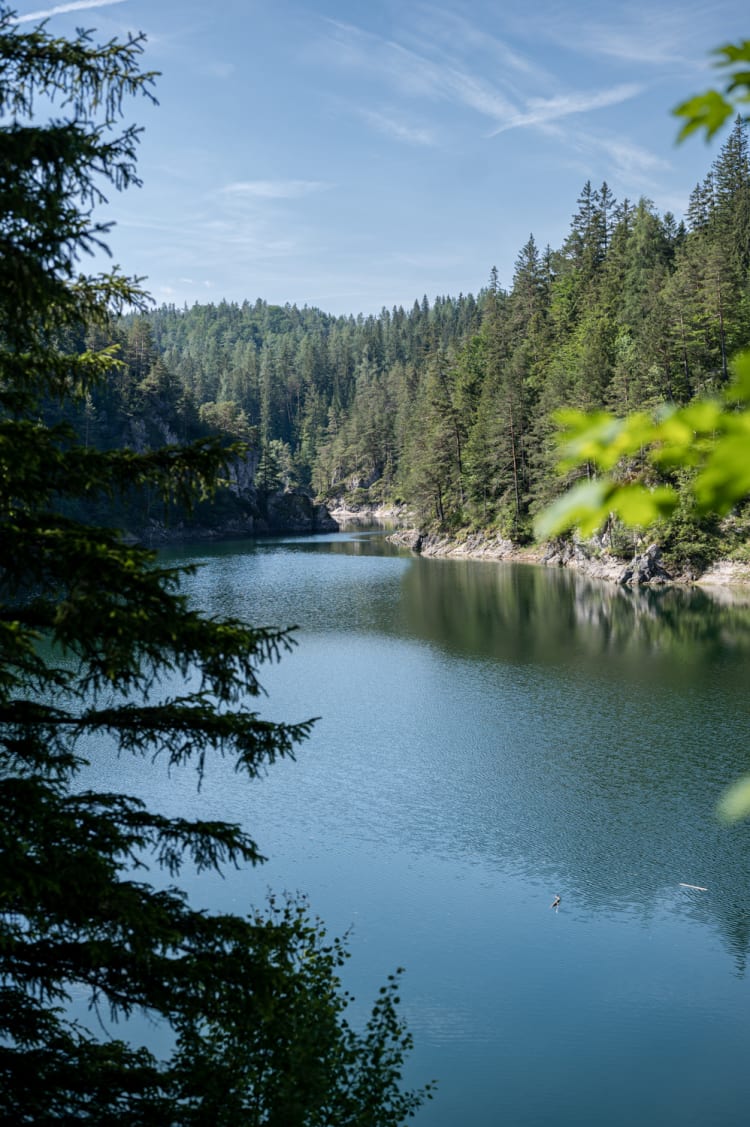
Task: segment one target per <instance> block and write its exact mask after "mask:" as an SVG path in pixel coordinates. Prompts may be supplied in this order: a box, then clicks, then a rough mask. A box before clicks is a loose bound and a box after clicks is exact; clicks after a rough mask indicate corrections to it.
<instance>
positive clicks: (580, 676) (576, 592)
mask: <svg viewBox="0 0 750 1127" xmlns="http://www.w3.org/2000/svg"><path fill="white" fill-rule="evenodd" d="M170 557H171V558H172V559H175V560H179V559H181V558H183V555H181V553H178V552H174V553H170ZM184 558H185V559H188V558H190V559H191V560H192V561H197V562H199V563H200V565H201V566H200V568H199V571H198V574H197V575H196V576H195V577H194V578H192V579H190V580H189V583H188V587H189V590H190V592H191V596H192V597H193V598H194V599H195V601H196V602H197V603H198V604H199V605H200V606H201V607H203V608H204V609H205V610H206V611H209V612H212V613H213V612H216V613H221V614H240V615H243V616H246V617H248V618H249V619H250V620H251V621H254V622H256V623H258V624H274V625H290V626H291V625H296V626H298V627H299V629H298V634H297V636H298V641H299V645H298V646H297V647H296V649H295V650H294V652H293V653H292V654H291V655H289V656H287V657H285V658H284V659H283V661H282V662H281V663H280V664H279V665H278V666H274V667H268V668H267V670H266V671H265V675H264V677H263V678H262V680H263V682H264V684H265V687H266V688H267V690H268V698H267V700H266V701H265V703H264V705H263V706H262V709H263V711H265V713H266V714H267V715H268V716H269V717H273V718H278V719H282V718H283V719H285V720H301V719H305V718H307V717H309V716H319V717H320V720H319V722H318V724H317V725H316V728H315V731H314V735H313V737H312V738H311V739H310V740H309V741H307V743H306V744H304V745H303V746H302V747H301V748H300V751H299V755H298V760H297V762H296V763H281V764H277V765H276V766H274V767H273V768H272V770H271V771H270V772H269V774H268V776H267V777H266V778H265V779H264V780H262V781H261V782H260V783H256V784H244V783H243V782H242V781H241V780H240V779H238V777H237V776H235V775H234V774H233V773H232V771H231V770H230V768H229V766H228V765H227V764H225V763H222V762H221V761H218V762H216V763H214V764H211V765H210V767H209V771H208V774H207V776H206V778H205V780H204V784H203V787H202V790H201V791H200V793H198V792H197V789H196V786H195V779H194V777H192V776H188V775H185V776H182V775H173V776H172V778H169V779H168V778H166V777H164V776H163V775H162V774H161V773H160V771H159V769H158V767H157V768H154V769H153V773H152V774H145V773H144V770H145V769H144V764H143V763H142V762H138V763H132V762H131V761H129V760H126V759H122V760H108V761H106V762H105V761H102V762H101V763H98V764H97V765H96V770H97V771H101V772H102V773H103V774H105V775H106V778H107V783H108V785H112V784H113V782H116V785H117V786H118V787H122V789H126V790H130V791H132V792H140V793H143V792H147V793H148V795H149V797H150V798H151V799H152V801H153V800H154V799H155V800H156V802H157V803H158V804H159V805H161V806H162V807H163V808H164V809H166V810H177V809H180V810H181V811H183V812H186V811H188V812H196V811H200V812H201V814H202V815H203V816H207V817H213V816H216V817H222V818H225V819H227V820H230V821H238V822H242V823H243V824H244V825H245V826H246V827H247V828H248V829H249V830H250V831H251V832H252V833H253V835H254V836H255V838H256V840H257V842H258V843H259V845H260V847H261V849H262V850H263V852H264V853H266V854H267V855H268V857H269V861H268V863H267V864H266V865H264V866H263V867H262V868H259V869H256V870H251V871H249V872H244V873H229V874H227V875H226V878H225V879H224V880H217V879H216V878H215V877H202V878H200V879H199V878H194V879H193V880H192V882H191V892H192V894H193V896H194V897H195V898H196V899H197V900H198V901H200V902H202V903H206V904H209V905H210V906H212V907H214V908H226V909H231V910H234V911H242V910H243V909H244V908H245V907H246V906H247V905H249V903H251V902H256V903H257V902H258V901H260V900H262V898H263V896H264V893H265V890H266V889H267V888H268V887H272V888H274V889H277V890H280V889H288V890H297V889H299V890H302V891H304V892H305V893H307V894H308V895H309V898H310V901H311V904H312V907H313V909H314V910H315V911H316V912H318V913H319V914H320V915H321V916H322V917H323V918H324V919H325V920H326V921H327V923H328V924H329V925H330V927H331V930H334V931H337V932H339V933H341V932H343V931H345V930H347V929H349V928H351V933H350V949H351V951H352V959H351V961H350V964H349V966H348V967H347V970H346V982H347V985H348V986H349V987H350V988H352V990H353V992H354V993H355V995H356V998H357V1003H356V1006H355V1010H356V1014H362V1015H364V1014H365V1013H366V1011H367V1009H368V1004H369V1001H370V1000H371V999H372V997H374V995H375V993H376V991H377V988H378V986H379V985H380V984H381V983H382V982H383V981H384V980H385V977H386V976H387V974H388V973H389V972H391V971H392V970H393V969H394V968H395V967H396V966H399V965H403V966H404V967H405V968H406V975H405V979H404V989H403V992H402V1008H403V1012H404V1014H405V1016H406V1017H407V1019H408V1022H409V1025H410V1028H411V1031H412V1033H413V1035H414V1038H415V1043H416V1047H415V1050H414V1053H413V1055H412V1057H411V1058H410V1061H409V1066H408V1080H409V1082H411V1083H414V1084H418V1083H420V1082H422V1081H424V1080H428V1079H433V1078H436V1079H437V1080H438V1082H439V1088H438V1092H437V1096H436V1098H435V1100H434V1101H433V1102H432V1103H430V1104H429V1105H427V1106H426V1107H425V1109H424V1110H423V1111H422V1112H420V1114H419V1116H418V1117H417V1119H416V1120H415V1122H416V1123H417V1124H418V1125H419V1127H462V1125H464V1124H465V1125H467V1127H494V1125H497V1124H510V1125H513V1127H544V1125H547V1124H555V1125H558V1127H559V1125H560V1124H562V1125H564V1127H567V1125H570V1127H573V1125H577V1127H581V1125H594V1124H597V1125H598V1124H611V1125H623V1127H624V1125H626V1124H627V1125H630V1124H633V1123H641V1124H646V1125H650V1124H658V1125H664V1127H671V1125H675V1127H676V1125H678V1124H680V1125H690V1124H695V1125H696V1127H697V1125H705V1124H719V1125H726V1127H730V1125H734V1124H737V1125H739V1124H743V1127H744V1124H745V1123H746V1122H747V1083H746V1079H745V1073H746V1068H747V1060H748V1052H749V1050H750V986H749V985H748V979H747V976H746V973H745V960H746V952H747V950H748V946H749V945H750V874H749V872H748V857H749V856H750V848H749V847H750V832H749V828H748V826H738V827H733V828H731V829H726V828H723V827H721V826H719V825H718V824H717V822H716V820H715V818H714V816H713V807H714V803H715V801H716V798H717V796H718V794H719V793H720V791H721V789H722V787H723V785H724V784H725V783H726V782H727V781H728V780H731V779H732V778H735V777H736V776H737V775H738V774H740V773H742V771H743V770H745V769H748V767H750V741H749V740H748V733H750V698H749V697H748V693H747V670H748V658H749V657H750V610H748V609H747V608H744V607H742V606H739V607H737V606H725V605H723V604H722V603H721V602H717V601H715V600H714V599H712V598H709V597H708V596H706V595H705V594H702V593H700V592H696V593H690V592H683V591H664V592H632V591H622V590H620V589H618V588H615V587H611V586H604V585H599V584H596V583H593V582H590V581H586V580H583V579H581V578H580V577H576V576H574V575H571V574H567V573H558V572H556V571H551V570H547V569H543V568H532V567H521V566H512V565H503V564H494V563H487V562H478V561H476V562H475V561H443V560H421V559H417V558H413V557H411V556H408V555H406V554H403V553H399V552H397V551H396V550H395V549H391V548H390V547H389V546H388V545H387V544H386V543H385V542H384V540H383V539H382V537H378V536H374V535H371V534H367V533H360V534H352V535H345V534H339V535H333V536H325V537H317V538H313V539H294V538H289V539H286V540H273V541H265V542H260V543H254V542H244V543H236V544H230V545H221V546H216V547H210V548H205V547H200V548H197V549H196V550H195V552H194V553H193V554H192V555H190V556H189V557H188V554H187V553H185V554H184ZM681 882H683V883H688V884H695V885H701V886H705V887H706V889H707V891H706V892H699V891H696V890H693V889H689V888H685V887H682V884H681ZM555 894H559V895H560V896H561V898H562V901H561V905H560V908H559V911H557V912H555V911H553V910H551V908H550V903H551V901H552V898H553V896H554V895H555Z"/></svg>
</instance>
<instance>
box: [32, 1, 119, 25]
mask: <svg viewBox="0 0 750 1127" xmlns="http://www.w3.org/2000/svg"><path fill="white" fill-rule="evenodd" d="M124 3H125V0H70V2H69V3H68V4H55V6H54V7H53V8H45V9H41V10H40V11H38V12H26V13H25V14H24V15H21V16H17V17H16V22H17V23H32V22H35V23H38V22H39V20H47V19H49V18H50V17H51V16H60V15H63V13H65V12H81V11H83V10H84V9H86V8H109V7H110V6H111V5H112V4H124Z"/></svg>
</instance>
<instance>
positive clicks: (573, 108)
mask: <svg viewBox="0 0 750 1127" xmlns="http://www.w3.org/2000/svg"><path fill="white" fill-rule="evenodd" d="M642 90H643V87H642V86H639V85H637V84H635V83H625V84H622V85H620V86H613V87H611V88H610V89H609V90H599V91H593V92H591V93H589V92H583V91H580V92H574V93H571V94H560V95H558V96H557V97H555V98H531V99H530V100H529V102H528V103H527V109H526V110H524V111H517V112H514V113H512V114H509V115H508V116H507V118H506V120H504V121H503V122H502V124H501V125H500V126H498V128H497V129H495V130H493V132H492V133H491V134H490V136H492V137H496V136H497V135H498V133H504V132H505V131H506V130H508V129H519V128H521V127H522V126H527V125H547V124H548V123H549V122H551V121H559V120H560V118H563V117H570V115H571V114H581V113H588V112H589V111H590V110H598V109H603V108H604V107H605V106H615V105H618V104H619V103H620V102H625V101H628V99H630V98H634V97H635V96H636V95H637V94H640V93H641V91H642Z"/></svg>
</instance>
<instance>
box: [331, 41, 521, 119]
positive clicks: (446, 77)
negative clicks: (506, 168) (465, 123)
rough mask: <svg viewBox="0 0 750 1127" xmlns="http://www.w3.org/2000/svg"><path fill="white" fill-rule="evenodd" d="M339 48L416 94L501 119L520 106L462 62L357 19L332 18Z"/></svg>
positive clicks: (348, 62) (344, 58)
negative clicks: (363, 26)
mask: <svg viewBox="0 0 750 1127" xmlns="http://www.w3.org/2000/svg"><path fill="white" fill-rule="evenodd" d="M328 23H329V25H330V26H331V28H332V29H333V34H334V42H333V44H332V46H333V47H334V48H335V50H334V51H333V52H332V53H331V60H332V61H333V62H335V63H338V64H339V65H342V64H343V65H345V66H349V67H351V68H353V69H356V70H358V71H359V72H360V73H363V72H365V71H369V72H371V73H375V74H376V75H377V76H378V77H379V78H380V79H381V80H383V81H385V82H387V83H388V84H389V85H391V86H393V87H395V88H396V89H397V90H400V91H401V92H402V93H406V94H409V95H412V96H417V97H425V98H429V99H432V100H433V101H449V102H457V103H458V104H460V105H464V106H467V107H468V108H470V109H474V110H477V111H478V112H479V113H481V114H484V115H485V116H489V117H491V118H493V119H494V120H496V121H502V120H503V119H504V118H505V117H507V116H508V114H512V113H515V112H517V111H516V107H515V105H514V104H513V103H511V102H510V101H509V100H508V98H506V97H505V95H504V94H502V93H501V91H500V90H498V89H497V87H496V86H494V85H492V84H491V83H489V82H486V81H484V80H483V79H481V78H478V77H476V76H475V75H473V74H471V73H470V72H468V71H467V70H466V69H465V68H463V67H461V66H459V65H448V64H446V62H445V61H438V62H434V61H433V60H432V59H429V58H427V57H426V56H425V55H424V54H420V53H419V52H417V51H412V50H410V49H409V48H407V47H402V46H401V44H399V43H395V42H393V41H392V40H385V39H381V38H380V37H379V36H376V35H372V34H370V33H368V32H363V31H360V30H359V29H358V28H356V27H352V26H351V24H344V23H340V22H337V21H333V20H331V21H328Z"/></svg>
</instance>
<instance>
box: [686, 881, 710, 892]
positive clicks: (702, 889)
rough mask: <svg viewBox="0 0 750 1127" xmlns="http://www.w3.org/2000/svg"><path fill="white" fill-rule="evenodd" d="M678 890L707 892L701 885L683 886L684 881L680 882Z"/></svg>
mask: <svg viewBox="0 0 750 1127" xmlns="http://www.w3.org/2000/svg"><path fill="white" fill-rule="evenodd" d="M680 888H694V889H695V891H696V892H708V889H707V888H704V887H703V885H702V884H685V882H684V880H681V881H680Z"/></svg>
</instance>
